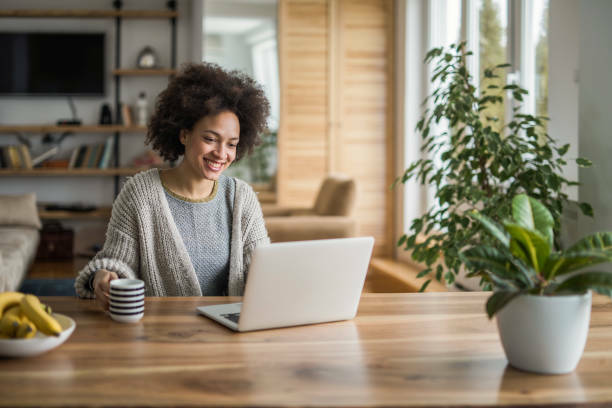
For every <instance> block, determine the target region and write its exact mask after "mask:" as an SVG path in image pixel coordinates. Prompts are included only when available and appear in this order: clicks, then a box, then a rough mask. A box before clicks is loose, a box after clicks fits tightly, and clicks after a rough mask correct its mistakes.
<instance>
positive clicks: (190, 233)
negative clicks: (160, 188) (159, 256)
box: [164, 175, 236, 296]
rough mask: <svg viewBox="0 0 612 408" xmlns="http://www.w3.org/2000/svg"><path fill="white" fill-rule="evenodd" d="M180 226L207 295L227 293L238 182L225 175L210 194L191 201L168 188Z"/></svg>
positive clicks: (173, 214)
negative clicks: (233, 210)
mask: <svg viewBox="0 0 612 408" xmlns="http://www.w3.org/2000/svg"><path fill="white" fill-rule="evenodd" d="M164 188H165V193H166V199H167V200H168V205H169V206H170V213H171V214H172V218H174V222H175V223H176V227H177V228H178V230H179V233H180V234H181V238H183V243H184V244H185V248H186V249H187V253H188V254H189V258H190V259H191V263H192V264H193V267H194V269H195V272H196V276H197V277H198V281H199V282H200V289H202V295H204V296H222V295H224V294H226V293H227V278H228V275H229V260H230V240H231V235H232V209H233V207H234V192H235V190H236V184H235V183H234V180H233V179H230V178H229V177H226V176H223V175H221V177H219V180H218V181H216V182H215V184H214V187H213V190H212V193H211V194H210V196H208V197H206V198H205V199H203V200H188V199H186V198H185V197H181V196H179V195H177V194H175V193H173V192H172V191H171V190H169V189H168V188H167V187H165V186H164Z"/></svg>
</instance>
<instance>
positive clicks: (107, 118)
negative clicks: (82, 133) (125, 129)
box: [99, 103, 113, 125]
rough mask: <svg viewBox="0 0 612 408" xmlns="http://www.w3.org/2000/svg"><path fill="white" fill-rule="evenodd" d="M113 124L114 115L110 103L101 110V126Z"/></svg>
mask: <svg viewBox="0 0 612 408" xmlns="http://www.w3.org/2000/svg"><path fill="white" fill-rule="evenodd" d="M112 123H113V115H112V113H111V108H110V105H109V104H108V103H105V104H104V105H102V108H101V109H100V122H99V124H100V125H111V124H112Z"/></svg>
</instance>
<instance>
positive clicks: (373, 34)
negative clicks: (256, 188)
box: [277, 0, 394, 255]
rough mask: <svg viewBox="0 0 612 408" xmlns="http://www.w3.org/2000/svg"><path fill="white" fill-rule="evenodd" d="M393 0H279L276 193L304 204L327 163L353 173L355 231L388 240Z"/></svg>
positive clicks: (387, 249)
mask: <svg viewBox="0 0 612 408" xmlns="http://www.w3.org/2000/svg"><path fill="white" fill-rule="evenodd" d="M393 50H394V48H393V1H392V0H320V1H315V0H280V7H279V56H280V58H279V64H280V67H281V104H282V108H281V128H280V133H279V173H278V191H277V196H278V200H279V203H281V204H284V205H295V206H310V205H312V203H313V200H314V197H315V195H316V192H317V189H318V187H319V185H320V183H321V181H322V180H323V178H324V177H325V175H327V174H329V173H341V174H346V175H348V176H351V177H353V178H355V180H356V181H357V184H358V192H359V193H358V199H357V206H356V211H355V217H356V218H357V220H358V221H359V225H360V234H361V235H372V236H374V237H375V239H376V248H375V252H376V254H377V255H391V252H392V248H393V242H392V241H393V237H392V235H391V230H392V219H391V217H392V196H391V193H390V191H389V186H390V184H391V182H392V180H393V175H392V173H391V172H392V171H393V167H392V165H393V163H392V157H393V155H392V131H393V129H392V123H393V102H392V101H393V63H394V62H393Z"/></svg>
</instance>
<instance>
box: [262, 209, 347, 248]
mask: <svg viewBox="0 0 612 408" xmlns="http://www.w3.org/2000/svg"><path fill="white" fill-rule="evenodd" d="M264 219H265V222H266V228H267V229H268V234H269V235H270V240H271V241H272V242H286V241H305V240H313V239H329V238H347V237H353V236H356V235H357V221H356V220H355V219H353V218H349V217H343V216H316V215H304V216H299V217H265V218H264Z"/></svg>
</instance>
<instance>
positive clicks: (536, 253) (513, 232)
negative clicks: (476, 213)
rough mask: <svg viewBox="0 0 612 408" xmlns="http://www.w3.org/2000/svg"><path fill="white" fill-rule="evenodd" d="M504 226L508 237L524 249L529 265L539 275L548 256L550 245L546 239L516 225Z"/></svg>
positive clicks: (535, 232)
mask: <svg viewBox="0 0 612 408" xmlns="http://www.w3.org/2000/svg"><path fill="white" fill-rule="evenodd" d="M504 226H505V227H506V231H508V233H509V234H510V236H511V237H512V238H514V239H515V240H517V241H518V242H519V243H520V244H521V245H522V246H523V248H524V249H525V252H526V254H527V259H528V260H529V264H531V266H533V268H534V269H535V271H536V272H537V273H540V271H541V270H542V269H543V268H544V265H545V264H546V260H547V259H548V255H549V254H550V245H549V244H548V242H547V240H546V238H544V237H543V236H542V234H540V233H539V232H537V231H532V230H529V229H527V228H524V227H522V226H520V225H518V224H513V223H509V222H507V223H505V224H504Z"/></svg>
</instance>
